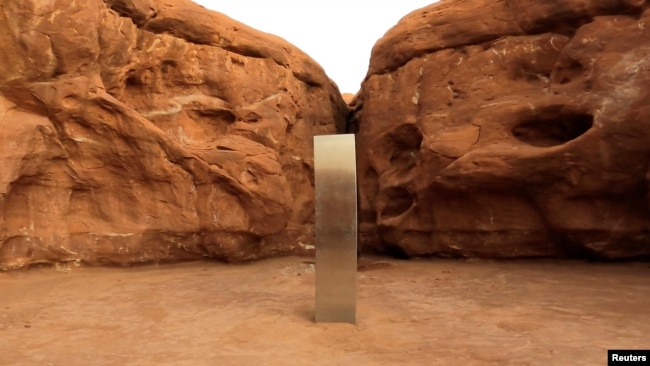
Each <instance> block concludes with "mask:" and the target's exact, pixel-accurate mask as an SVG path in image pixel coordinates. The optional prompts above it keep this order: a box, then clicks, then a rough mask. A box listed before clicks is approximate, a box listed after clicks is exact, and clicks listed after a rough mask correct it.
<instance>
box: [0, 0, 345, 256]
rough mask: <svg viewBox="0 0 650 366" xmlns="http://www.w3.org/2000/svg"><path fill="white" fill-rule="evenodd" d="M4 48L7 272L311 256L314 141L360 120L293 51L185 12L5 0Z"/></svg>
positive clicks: (3, 242)
mask: <svg viewBox="0 0 650 366" xmlns="http://www.w3.org/2000/svg"><path fill="white" fill-rule="evenodd" d="M0 45H1V46H2V49H3V52H2V53H0V64H2V67H1V68H0V167H1V168H0V268H19V267H23V266H27V265H29V264H33V263H47V262H60V261H80V262H85V263H90V264H132V263H145V262H152V261H156V262H158V261H168V260H178V259H190V258H200V257H213V258H219V259H224V260H229V261H237V260H249V259H255V258H259V257H265V256H270V255H278V254H287V253H300V252H302V251H304V250H305V248H308V247H310V244H313V220H314V218H313V172H312V170H313V158H312V156H313V151H312V136H313V135H315V134H326V133H335V132H337V131H342V130H343V129H344V126H345V122H346V120H345V118H346V115H347V113H348V110H347V106H346V104H345V102H344V101H343V100H342V99H341V96H340V94H339V91H338V89H337V88H336V86H335V85H334V84H333V83H332V82H331V81H330V80H329V78H328V77H327V76H326V75H325V73H324V72H323V70H322V68H321V67H320V66H319V65H318V64H317V63H316V62H314V61H313V60H311V59H310V58H309V57H308V56H307V55H305V54H304V53H302V52H301V51H300V50H298V49H297V48H295V47H294V46H292V45H291V44H289V43H287V42H286V41H284V40H282V39H280V38H278V37H275V36H272V35H269V34H266V33H262V32H258V31H256V30H254V29H251V28H249V27H247V26H245V25H243V24H241V23H238V22H236V21H234V20H232V19H230V18H228V17H226V16H224V15H222V14H219V13H216V12H211V11H208V10H206V9H204V8H202V7H200V6H198V5H196V4H194V3H193V2H191V1H187V0H174V1H172V0H105V1H101V0H89V1H74V0H61V1H56V2H43V1H36V0H7V1H3V2H2V3H1V4H0Z"/></svg>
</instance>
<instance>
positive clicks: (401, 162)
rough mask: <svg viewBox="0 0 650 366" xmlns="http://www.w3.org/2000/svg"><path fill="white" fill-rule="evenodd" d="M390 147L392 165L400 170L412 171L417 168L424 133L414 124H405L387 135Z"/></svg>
mask: <svg viewBox="0 0 650 366" xmlns="http://www.w3.org/2000/svg"><path fill="white" fill-rule="evenodd" d="M387 139H388V143H389V145H390V149H391V150H390V151H391V155H390V163H391V164H392V165H393V166H395V167H396V168H398V169H405V170H406V169H410V168H412V167H414V166H415V163H416V161H417V157H418V155H419V154H420V146H421V145H422V139H423V136H422V132H420V128H419V127H418V126H417V125H414V124H403V125H400V126H398V127H396V128H395V129H394V130H392V131H391V132H389V133H388V135H387Z"/></svg>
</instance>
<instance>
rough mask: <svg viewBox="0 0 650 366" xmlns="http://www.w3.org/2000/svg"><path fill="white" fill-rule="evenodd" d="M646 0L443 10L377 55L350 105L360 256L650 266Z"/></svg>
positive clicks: (498, 3)
mask: <svg viewBox="0 0 650 366" xmlns="http://www.w3.org/2000/svg"><path fill="white" fill-rule="evenodd" d="M647 9H648V5H647V4H646V3H645V1H643V0H638V1H634V0H630V1H619V0H589V1H586V0H555V1H534V0H483V1H474V0H473V1H464V0H456V1H452V0H447V1H442V2H440V3H437V4H433V5H431V6H429V7H426V8H423V9H421V10H419V11H416V12H413V13H411V14H409V15H408V16H406V17H405V18H403V19H402V20H401V21H400V22H399V24H398V25H396V26H395V27H394V28H393V29H391V30H390V31H388V33H386V35H385V36H384V38H382V39H381V40H379V42H378V43H377V44H376V45H375V47H374V49H373V53H372V57H371V61H370V71H369V73H368V76H367V78H366V80H365V82H364V83H363V86H362V90H361V92H360V95H359V96H358V100H357V101H356V111H355V112H354V120H353V121H352V126H355V127H356V128H357V129H358V130H359V132H358V156H359V177H360V182H361V183H360V184H361V187H360V195H361V197H360V205H361V212H360V219H361V230H362V232H363V238H364V243H365V246H366V247H374V248H376V249H379V250H383V251H393V252H395V253H399V254H403V255H407V256H417V255H443V256H479V257H498V258H504V257H529V256H580V257H603V258H632V257H638V256H647V255H650V193H649V192H650V168H649V166H650V89H649V88H648V85H650V10H647Z"/></svg>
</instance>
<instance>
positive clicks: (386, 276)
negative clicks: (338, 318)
mask: <svg viewBox="0 0 650 366" xmlns="http://www.w3.org/2000/svg"><path fill="white" fill-rule="evenodd" d="M649 280H650V264H648V263H625V264H624V263H617V264H602V263H599V264H594V263H584V262H567V261H561V262H557V261H519V262H491V261H469V262H468V261H454V260H415V261H400V260H392V259H384V258H365V259H362V261H361V264H360V271H359V282H358V284H359V294H358V319H359V321H358V324H357V325H356V326H355V325H348V324H315V323H314V322H313V308H314V266H313V264H311V262H309V261H308V260H306V259H304V258H295V257H292V258H279V259H272V260H265V261H260V262H257V263H253V264H248V265H227V264H221V263H213V262H200V263H185V264H176V265H161V266H146V267H139V268H130V269H122V268H119V269H118V268H84V267H74V266H73V267H71V268H67V267H64V268H61V267H59V268H58V269H51V268H47V269H45V268H40V269H31V270H28V271H20V272H13V273H0V364H1V365H66V366H70V365H396V364H400V365H606V364H607V363H606V355H607V351H606V350H607V349H610V348H646V349H647V348H650V283H649Z"/></svg>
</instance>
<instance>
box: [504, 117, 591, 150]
mask: <svg viewBox="0 0 650 366" xmlns="http://www.w3.org/2000/svg"><path fill="white" fill-rule="evenodd" d="M593 123H594V117H593V116H592V115H589V114H586V113H576V112H550V113H542V114H541V115H539V116H535V117H533V118H531V119H527V120H525V121H524V122H522V123H520V124H519V125H517V126H516V127H515V128H513V129H512V134H513V135H514V136H515V137H516V138H517V139H518V140H519V141H521V142H525V143H527V144H529V145H533V146H539V147H549V146H557V145H562V144H564V143H566V142H569V141H571V140H574V139H576V138H578V137H579V136H581V135H583V134H584V133H585V132H587V131H588V130H589V129H590V128H591V127H592V126H593Z"/></svg>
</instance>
